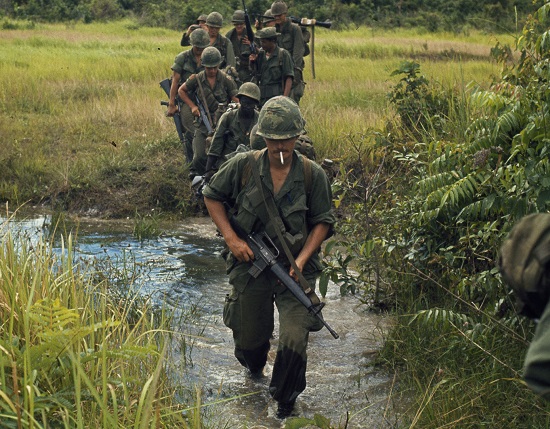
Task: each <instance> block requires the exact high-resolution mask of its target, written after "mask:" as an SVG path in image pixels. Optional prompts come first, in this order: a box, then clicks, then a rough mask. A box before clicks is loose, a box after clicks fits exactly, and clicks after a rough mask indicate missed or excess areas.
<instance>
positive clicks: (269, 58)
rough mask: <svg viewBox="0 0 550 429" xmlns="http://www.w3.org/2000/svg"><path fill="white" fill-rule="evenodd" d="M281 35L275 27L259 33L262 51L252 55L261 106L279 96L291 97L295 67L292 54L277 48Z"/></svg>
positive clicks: (252, 66)
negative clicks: (278, 38)
mask: <svg viewBox="0 0 550 429" xmlns="http://www.w3.org/2000/svg"><path fill="white" fill-rule="evenodd" d="M278 35H279V33H277V31H275V28H274V27H268V28H264V29H263V30H260V31H258V33H257V37H258V39H259V40H260V45H261V47H262V49H260V51H259V52H258V53H257V54H251V55H250V64H251V68H253V70H254V71H255V75H256V79H257V82H258V86H259V87H260V91H261V94H262V96H261V99H260V106H263V105H264V103H265V102H266V101H267V100H269V99H270V98H272V97H275V96H277V95H284V96H287V97H288V96H289V95H290V91H291V88H292V79H293V77H294V67H293V64H292V58H291V57H290V54H289V53H288V52H287V51H286V50H285V49H283V48H280V47H279V46H277V36H278Z"/></svg>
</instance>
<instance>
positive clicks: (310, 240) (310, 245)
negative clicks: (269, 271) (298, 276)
mask: <svg viewBox="0 0 550 429" xmlns="http://www.w3.org/2000/svg"><path fill="white" fill-rule="evenodd" d="M329 230H330V225H329V224H328V223H324V222H321V223H318V224H317V225H315V226H314V227H313V228H312V229H311V231H310V232H309V235H308V236H307V239H306V243H305V244H304V247H302V250H300V253H299V254H298V256H297V257H296V266H297V267H298V269H299V270H300V271H303V269H304V267H305V265H306V263H307V261H309V258H311V256H312V255H313V254H314V253H315V252H316V251H317V249H319V247H320V246H321V244H323V241H325V239H326V238H327V236H328V232H329ZM290 275H291V276H293V277H295V273H294V270H293V269H292V268H291V269H290Z"/></svg>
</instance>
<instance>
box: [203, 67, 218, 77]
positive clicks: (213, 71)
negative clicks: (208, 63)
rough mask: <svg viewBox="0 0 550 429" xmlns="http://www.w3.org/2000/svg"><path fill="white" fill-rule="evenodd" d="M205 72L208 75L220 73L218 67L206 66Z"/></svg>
mask: <svg viewBox="0 0 550 429" xmlns="http://www.w3.org/2000/svg"><path fill="white" fill-rule="evenodd" d="M204 72H205V73H206V77H210V78H212V77H216V74H217V73H218V67H205V68H204Z"/></svg>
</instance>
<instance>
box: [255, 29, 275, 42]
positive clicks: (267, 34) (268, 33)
mask: <svg viewBox="0 0 550 429" xmlns="http://www.w3.org/2000/svg"><path fill="white" fill-rule="evenodd" d="M280 35H281V33H277V30H276V29H275V27H266V28H262V29H261V30H258V32H257V33H256V37H257V38H258V39H277V36H280Z"/></svg>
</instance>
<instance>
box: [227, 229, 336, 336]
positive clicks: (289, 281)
mask: <svg viewBox="0 0 550 429" xmlns="http://www.w3.org/2000/svg"><path fill="white" fill-rule="evenodd" d="M230 222H231V226H232V227H233V229H234V230H235V232H236V233H237V235H238V236H239V237H241V238H242V239H243V240H245V241H246V244H248V247H250V249H251V250H252V252H253V253H254V261H253V262H252V267H250V269H249V270H248V273H249V274H250V275H251V276H252V277H254V278H257V277H258V276H259V275H260V274H261V273H262V272H263V271H264V270H265V269H266V268H269V269H270V270H271V272H272V273H273V274H274V275H275V277H277V279H279V281H280V282H281V283H282V284H284V285H285V286H286V288H287V289H288V290H289V291H290V292H291V293H292V295H294V296H295V297H296V299H297V300H298V301H299V302H300V304H302V305H303V306H304V307H305V308H307V310H308V311H309V312H310V313H311V314H312V315H313V316H315V317H317V319H319V320H320V321H321V323H322V324H323V326H324V327H325V328H327V330H328V331H329V332H330V334H331V335H332V336H333V337H334V338H335V339H338V338H339V337H340V336H339V335H338V334H337V333H336V331H335V330H334V329H332V328H331V327H330V326H329V324H328V323H327V322H325V319H324V318H323V315H322V314H321V310H322V309H323V307H324V306H325V303H323V302H321V303H319V304H317V305H315V304H313V302H311V299H310V298H309V297H308V296H307V295H306V293H305V292H304V290H303V289H302V287H301V286H300V284H299V283H298V282H297V281H296V280H294V279H293V278H292V277H291V276H290V274H289V273H288V270H287V268H285V266H284V265H283V264H281V262H280V261H278V260H277V257H278V256H279V250H278V249H277V247H276V246H275V244H274V243H273V240H271V238H270V237H269V236H268V235H267V234H266V233H265V232H260V233H256V232H251V233H250V234H246V233H245V232H244V231H243V230H242V228H241V227H240V225H238V224H237V223H236V222H235V220H234V219H233V218H230Z"/></svg>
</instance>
